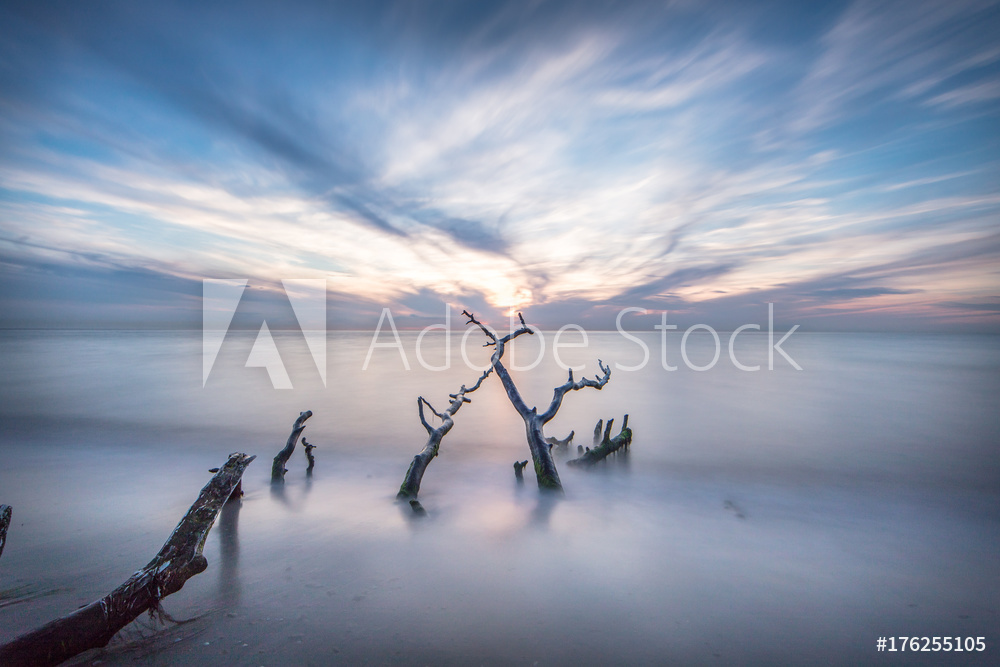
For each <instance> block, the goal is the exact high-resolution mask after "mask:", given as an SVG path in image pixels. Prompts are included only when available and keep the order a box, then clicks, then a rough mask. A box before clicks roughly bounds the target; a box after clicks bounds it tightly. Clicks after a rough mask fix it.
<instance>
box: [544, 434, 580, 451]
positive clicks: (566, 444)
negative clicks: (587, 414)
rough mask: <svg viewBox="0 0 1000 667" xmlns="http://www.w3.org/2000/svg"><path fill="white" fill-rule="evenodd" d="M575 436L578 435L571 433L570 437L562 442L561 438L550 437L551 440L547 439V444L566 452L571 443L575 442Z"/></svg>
mask: <svg viewBox="0 0 1000 667" xmlns="http://www.w3.org/2000/svg"><path fill="white" fill-rule="evenodd" d="M575 435H576V431H570V432H569V435H567V436H566V437H565V438H563V439H562V440H560V439H559V438H556V437H549V438H545V442H547V443H549V444H550V445H552V446H554V447H557V448H559V449H560V450H565V449H568V448H569V443H571V442H573V436H575Z"/></svg>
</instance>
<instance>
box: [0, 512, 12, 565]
mask: <svg viewBox="0 0 1000 667" xmlns="http://www.w3.org/2000/svg"><path fill="white" fill-rule="evenodd" d="M13 513H14V510H13V509H11V506H10V505H0V556H3V545H4V544H6V543H7V529H8V528H10V517H11V516H12V515H13Z"/></svg>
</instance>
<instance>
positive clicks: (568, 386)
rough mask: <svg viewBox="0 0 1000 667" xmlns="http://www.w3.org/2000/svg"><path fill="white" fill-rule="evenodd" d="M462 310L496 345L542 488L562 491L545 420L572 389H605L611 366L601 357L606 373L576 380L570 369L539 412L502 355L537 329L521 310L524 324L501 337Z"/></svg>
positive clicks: (497, 364) (496, 360)
mask: <svg viewBox="0 0 1000 667" xmlns="http://www.w3.org/2000/svg"><path fill="white" fill-rule="evenodd" d="M462 314H463V315H465V316H466V317H468V318H469V321H468V322H467V323H466V324H475V325H476V326H478V327H479V328H480V329H482V330H483V333H485V334H486V337H487V339H488V341H487V342H486V344H485V345H484V347H493V348H494V350H493V357H492V358H491V360H490V363H491V364H492V367H493V369H494V370H495V371H496V372H497V376H499V378H500V381H501V382H502V383H503V387H504V390H505V391H506V392H507V398H508V399H509V400H510V403H511V405H513V406H514V409H515V410H517V413H518V414H519V415H520V416H521V420H522V421H523V422H524V431H525V438H526V439H527V441H528V449H529V450H530V451H531V460H532V462H533V463H534V464H535V479H536V480H537V482H538V488H539V489H542V490H548V491H557V492H559V493H561V492H562V490H563V488H562V481H561V480H560V479H559V471H558V470H556V464H555V461H554V460H553V459H552V452H551V445H550V444H549V443H548V442H546V439H545V435H544V434H543V432H542V431H543V428H544V427H545V424H547V423H549V422H550V421H552V418H553V417H555V416H556V413H557V412H558V411H559V407H560V406H561V405H562V401H563V397H564V396H565V395H566V394H567V393H568V392H570V391H577V390H578V389H583V388H584V387H593V388H594V389H598V390H599V389H601V388H603V387H604V385H606V384H607V383H608V380H610V379H611V369H610V368H609V367H607V366H605V365H604V362H603V361H601V360H600V359H598V360H597V365H598V366H599V367H600V369H601V371H602V372H603V373H604V375H603V376H597V377H596V379H593V380H591V379H590V378H582V379H580V380H576V381H574V380H573V371H572V369H571V370H570V371H569V379H568V380H566V382H564V383H563V384H561V385H559V386H558V387H556V388H555V389H554V390H553V395H552V401H551V402H550V403H549V407H548V408H547V409H546V410H545V412H543V413H541V414H539V412H538V408H537V407H534V408H529V407H528V405H527V404H526V403H525V402H524V399H523V398H521V393H520V392H519V391H518V389H517V387H516V386H515V385H514V380H513V379H512V378H511V377H510V373H509V372H507V369H506V368H505V367H504V365H503V363H502V362H501V359H502V358H503V353H504V350H505V346H506V344H507V343H508V342H510V341H511V340H513V339H515V338H517V337H518V336H520V335H522V334H528V335H533V334H534V332H533V331H532V330H531V329H530V328H528V325H527V324H525V323H524V317H523V316H522V315H521V313H518V314H517V317H518V319H520V320H521V327H520V328H519V329H517V330H516V331H513V332H511V333H509V334H507V335H506V336H503V337H499V338H498V337H497V336H496V334H494V333H493V332H492V331H490V330H489V328H488V327H486V326H485V325H484V324H482V323H481V322H480V321H479V320H477V319H476V318H475V316H474V315H473V314H472V313H470V312H468V311H466V310H463V311H462Z"/></svg>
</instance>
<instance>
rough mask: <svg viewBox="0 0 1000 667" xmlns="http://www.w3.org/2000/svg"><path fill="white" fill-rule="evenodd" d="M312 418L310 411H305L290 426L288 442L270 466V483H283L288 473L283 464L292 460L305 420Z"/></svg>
mask: <svg viewBox="0 0 1000 667" xmlns="http://www.w3.org/2000/svg"><path fill="white" fill-rule="evenodd" d="M312 416H313V413H312V410H306V411H305V412H300V413H299V418H298V419H296V420H295V423H294V424H293V425H292V432H291V434H290V435H289V436H288V441H287V442H286V443H285V447H284V448H283V449H282V450H281V451H280V452H278V453H277V454H276V455H275V457H274V462H273V463H272V464H271V481H272V482H283V481H285V473H286V472H288V470H286V469H285V464H286V463H288V459H290V458H292V453H293V452H294V451H295V443H296V442H298V439H299V436H300V435H301V434H302V431H303V429H305V427H306V420H307V419H309V418H310V417H312Z"/></svg>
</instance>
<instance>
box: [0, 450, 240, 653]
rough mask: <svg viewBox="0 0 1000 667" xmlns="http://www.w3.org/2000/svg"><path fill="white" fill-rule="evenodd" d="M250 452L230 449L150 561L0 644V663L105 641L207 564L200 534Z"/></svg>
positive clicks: (154, 608)
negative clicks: (98, 594)
mask: <svg viewBox="0 0 1000 667" xmlns="http://www.w3.org/2000/svg"><path fill="white" fill-rule="evenodd" d="M254 458H256V457H254V456H247V455H246V454H239V453H234V454H230V455H229V460H228V461H227V462H226V464H225V465H224V466H223V467H222V469H221V470H219V472H217V473H216V474H215V476H214V477H212V479H211V481H210V482H209V483H208V484H206V485H205V487H204V488H203V489H202V490H201V493H200V494H199V495H198V499H197V500H196V501H195V502H194V504H193V505H191V508H190V509H189V510H188V511H187V514H185V515H184V517H183V518H182V519H181V521H180V523H178V524H177V527H176V528H175V529H174V532H173V533H171V535H170V537H169V538H168V539H167V541H166V543H165V544H164V545H163V548H162V549H160V552H159V553H158V554H156V556H155V557H154V558H153V560H151V561H149V563H148V564H147V565H146V566H145V567H144V568H142V569H141V570H139V571H138V572H136V573H135V574H133V575H132V576H131V577H129V578H128V580H127V581H125V583H123V584H122V585H121V586H119V587H118V588H116V589H115V590H113V591H111V592H110V593H108V594H107V595H106V596H104V597H103V598H101V599H100V600H97V601H95V602H92V603H90V604H89V605H87V606H85V607H81V608H80V609H77V610H76V611H74V612H73V613H71V614H69V615H67V616H63V617H62V618H59V619H56V620H54V621H52V622H51V623H48V624H46V625H43V626H42V627H40V628H38V629H37V630H33V631H31V632H29V633H27V634H24V635H21V636H20V637H18V638H17V639H14V640H13V641H11V642H9V643H7V644H5V645H3V646H0V665H57V664H59V663H60V662H62V661H64V660H67V659H69V658H71V657H73V656H74V655H77V654H78V653H82V652H83V651H86V650H87V649H91V648H99V647H101V646H106V645H107V643H108V642H109V641H110V640H111V638H112V637H113V636H114V635H115V634H116V633H117V632H118V631H119V630H121V629H122V628H124V627H125V626H126V625H128V624H129V623H131V622H132V621H134V620H135V619H136V618H137V617H138V616H139V615H140V614H141V613H143V612H144V611H150V612H154V611H157V610H159V608H160V600H162V599H163V598H165V597H166V596H168V595H170V594H171V593H176V592H177V591H179V590H180V589H181V588H182V587H183V586H184V583H185V582H186V581H187V580H188V579H190V578H191V577H193V576H194V575H196V574H199V573H200V572H203V571H204V570H205V568H206V567H208V561H207V560H206V559H205V557H204V556H203V555H202V549H203V548H204V547H205V539H206V538H207V537H208V531H209V530H211V528H212V524H213V523H215V518H216V516H218V514H219V510H220V509H222V506H223V505H224V504H225V503H226V501H227V500H228V499H229V497H230V496H231V495H232V493H233V489H235V487H236V485H237V484H238V483H239V482H240V479H241V478H242V477H243V472H244V471H245V470H246V468H247V466H248V465H250V462H251V461H253V460H254Z"/></svg>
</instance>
